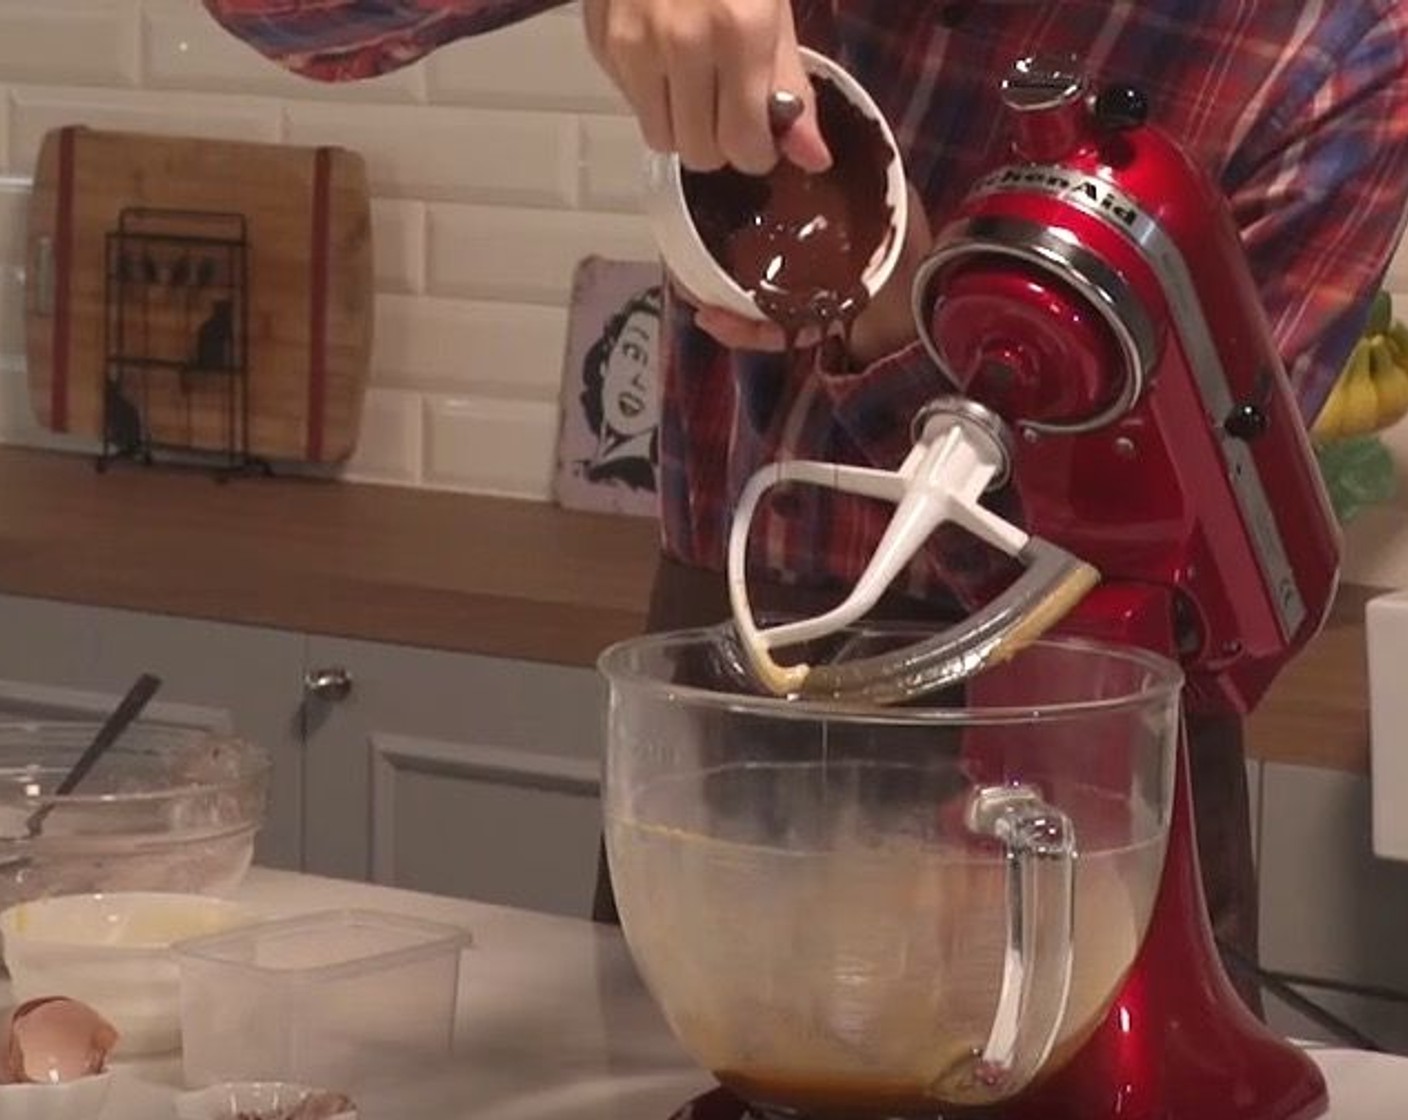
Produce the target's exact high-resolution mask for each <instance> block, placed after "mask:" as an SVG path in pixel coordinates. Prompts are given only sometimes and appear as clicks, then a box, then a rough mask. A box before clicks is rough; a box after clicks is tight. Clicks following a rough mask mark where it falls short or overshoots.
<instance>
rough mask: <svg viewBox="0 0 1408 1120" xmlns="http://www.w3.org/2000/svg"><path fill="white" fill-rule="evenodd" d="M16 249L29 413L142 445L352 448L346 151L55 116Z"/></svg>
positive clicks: (362, 290) (350, 201) (356, 200)
mask: <svg viewBox="0 0 1408 1120" xmlns="http://www.w3.org/2000/svg"><path fill="white" fill-rule="evenodd" d="M26 260H27V276H28V279H27V289H28V291H27V300H26V309H25V327H26V356H27V359H28V368H29V386H30V396H31V400H32V403H33V407H34V411H35V415H36V417H37V418H38V420H39V422H40V423H41V424H42V425H44V426H45V427H46V428H49V429H50V430H52V431H55V432H68V433H73V434H76V435H83V436H90V437H94V438H95V439H101V438H102V436H103V432H104V426H105V424H106V425H107V427H108V430H109V433H110V434H111V433H112V432H113V428H114V424H115V423H116V422H117V421H122V420H125V421H126V422H127V423H128V424H129V425H130V424H131V423H132V422H136V423H140V425H141V427H142V431H143V433H144V435H145V436H146V438H147V439H148V440H149V441H150V442H151V443H152V444H154V445H156V446H158V447H178V448H179V447H189V448H193V449H197V450H203V451H228V450H231V449H232V447H237V448H240V449H241V450H243V451H245V452H246V453H247V454H248V455H250V456H253V457H257V458H262V459H269V460H295V461H302V462H312V463H335V462H338V461H340V460H342V459H345V458H346V457H347V456H348V455H350V454H351V452H352V450H353V448H354V447H355V445H356V441H357V432H358V429H359V425H360V422H361V412H362V400H363V397H364V395H365V390H366V383H367V374H368V365H369V362H370V357H371V344H372V302H373V292H372V241H371V219H370V205H369V199H368V189H367V175H366V168H365V165H364V163H363V160H362V158H361V156H360V155H358V154H357V153H355V152H352V151H348V150H346V149H342V148H334V147H319V148H310V147H293V146H288V145H276V144H257V143H241V142H228V141H215V140H207V139H199V138H186V137H168V136H156V135H147V134H141V133H123V132H108V131H101V130H96V129H90V128H85V127H81V126H74V127H65V128H61V129H56V130H54V131H52V132H50V133H49V134H48V135H47V136H46V137H45V139H44V142H43V146H42V148H41V150H40V154H39V160H38V164H37V166H36V168H35V174H34V188H33V193H32V195H31V199H30V205H29V214H28V232H27V257H26ZM113 388H115V391H116V394H117V396H118V398H120V399H117V400H115V399H114V395H113V391H112V390H113ZM105 406H106V407H105ZM126 430H127V431H129V432H130V431H131V428H130V426H129V428H128V429H126Z"/></svg>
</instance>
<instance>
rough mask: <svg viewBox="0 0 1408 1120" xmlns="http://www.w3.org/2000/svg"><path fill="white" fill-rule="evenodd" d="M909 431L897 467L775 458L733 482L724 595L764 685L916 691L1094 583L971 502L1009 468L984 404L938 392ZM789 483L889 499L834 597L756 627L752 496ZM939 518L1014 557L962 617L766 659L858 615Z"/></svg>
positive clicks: (1048, 618)
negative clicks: (851, 580)
mask: <svg viewBox="0 0 1408 1120" xmlns="http://www.w3.org/2000/svg"><path fill="white" fill-rule="evenodd" d="M914 430H915V433H916V440H915V445H914V447H913V448H912V449H911V450H910V452H909V454H908V455H907V456H906V458H905V460H904V462H903V463H902V464H901V465H900V467H899V469H898V470H897V471H886V470H880V469H877V468H873V467H852V466H842V465H840V464H837V463H823V462H817V461H814V460H807V459H796V460H783V461H780V462H777V463H773V464H770V465H769V466H767V467H764V468H762V469H761V470H759V471H758V472H757V473H756V474H754V475H753V477H752V478H751V479H749V480H748V483H747V485H746V486H745V487H744V488H743V493H742V494H741V495H740V497H739V502H738V508H737V509H736V510H735V512H734V518H733V526H732V530H731V532H730V535H729V547H728V589H729V599H730V602H731V605H732V608H733V620H734V626H735V628H736V630H737V636H738V639H739V644H740V646H741V647H742V651H743V654H744V659H745V660H746V662H747V665H748V668H749V669H750V670H751V671H752V674H753V676H754V677H755V678H756V680H757V682H758V683H759V684H760V685H761V686H762V687H763V688H765V689H766V690H767V691H769V692H771V693H774V694H775V695H778V696H800V695H807V696H826V697H831V698H835V699H856V700H865V701H869V702H874V703H892V702H895V701H897V700H903V699H907V698H911V697H914V696H918V695H922V694H923V693H925V692H929V691H932V690H933V689H936V688H941V687H943V686H945V685H948V684H952V683H954V682H955V681H958V680H961V679H963V678H965V677H968V676H971V675H972V674H973V673H975V672H977V671H978V670H979V669H981V668H982V667H983V666H984V665H988V664H991V663H993V662H995V661H998V660H1002V659H1003V658H1005V657H1009V656H1011V655H1012V654H1014V653H1016V652H1017V650H1018V649H1020V648H1021V647H1022V646H1024V645H1026V644H1028V643H1029V642H1031V641H1032V640H1033V639H1035V638H1036V637H1038V636H1039V635H1040V634H1041V633H1043V632H1044V631H1045V630H1046V629H1048V628H1049V627H1050V626H1051V625H1053V624H1054V623H1055V622H1056V621H1058V620H1059V619H1060V618H1061V616H1062V615H1064V614H1065V613H1066V612H1067V611H1068V610H1069V609H1070V608H1071V607H1072V606H1074V605H1075V603H1076V602H1078V601H1079V599H1080V598H1081V597H1082V596H1083V595H1084V594H1085V593H1086V591H1088V590H1089V589H1090V588H1091V587H1093V586H1094V585H1095V583H1096V582H1097V581H1098V579H1099V575H1098V573H1097V572H1096V571H1095V569H1094V568H1092V567H1090V566H1089V565H1088V564H1085V563H1084V562H1082V561H1081V560H1079V559H1077V558H1076V557H1074V556H1072V555H1071V554H1070V553H1068V552H1066V551H1065V550H1064V549H1061V548H1058V547H1056V546H1055V545H1053V544H1051V543H1050V542H1047V541H1044V540H1041V539H1040V538H1037V537H1033V536H1031V535H1030V534H1028V533H1026V532H1024V531H1023V530H1021V529H1019V528H1018V527H1017V526H1015V525H1013V524H1011V523H1010V522H1008V521H1005V520H1003V519H1002V518H1001V517H999V516H998V515H997V514H995V513H993V512H992V511H991V510H988V509H985V508H984V507H983V506H982V505H980V504H979V499H980V498H981V497H982V495H983V493H984V491H986V490H987V489H989V488H990V487H995V486H998V485H1001V483H1002V482H1003V481H1004V479H1005V476H1006V473H1007V469H1008V462H1009V453H1008V450H1007V447H1006V444H1005V443H1004V440H1003V436H1004V434H1005V429H1004V427H1003V424H1002V421H1001V420H1000V419H998V418H997V417H996V416H995V415H994V414H992V413H991V412H989V411H988V410H987V409H985V408H983V407H982V406H981V405H979V404H976V403H975V402H973V401H970V400H967V399H965V398H961V397H945V398H940V399H939V400H936V401H934V402H932V403H931V404H930V405H928V406H927V407H926V408H925V409H923V410H922V411H921V412H920V414H919V415H918V416H917V417H916V418H915V422H914ZM788 482H792V483H808V484H812V485H816V486H828V487H831V488H832V489H835V490H841V491H845V492H847V493H851V494H860V495H864V496H866V497H871V498H878V499H880V500H882V501H887V502H891V503H893V504H894V505H895V507H896V509H895V513H894V516H893V517H892V518H891V519H890V523H889V525H888V526H887V527H886V529H885V532H884V534H883V536H882V537H881V539H880V543H879V545H878V546H877V547H876V550H875V554H874V556H872V557H871V560H870V563H869V564H868V565H867V567H866V569H865V571H864V572H863V573H861V577H860V579H859V581H858V582H857V583H856V586H855V588H854V590H852V592H851V593H850V595H848V596H847V597H846V598H845V600H844V601H843V602H841V604H840V605H839V606H837V607H835V608H833V609H832V610H829V611H827V612H826V613H824V614H820V615H817V616H815V617H813V618H805V619H800V620H797V621H792V622H786V623H783V624H780V625H777V626H772V627H769V628H766V629H763V628H760V627H759V626H758V624H757V621H756V620H755V618H754V615H753V611H752V607H751V605H750V603H749V599H748V584H747V571H746V567H747V564H746V561H747V551H748V541H749V534H750V531H751V528H752V522H753V517H754V514H755V513H756V511H757V507H758V504H759V502H760V501H761V499H762V497H763V495H764V494H765V493H766V492H767V491H768V490H769V489H771V488H772V487H774V486H778V485H780V484H782V483H788ZM945 521H952V522H954V523H956V524H958V525H961V526H963V527H964V528H965V529H967V530H968V531H969V532H971V533H973V534H974V535H975V536H977V537H978V538H979V539H981V540H983V541H985V542H986V543H987V544H989V545H991V546H992V547H994V548H996V549H999V550H1000V551H1002V552H1004V553H1006V554H1008V555H1009V556H1013V557H1015V558H1016V559H1017V560H1018V561H1019V562H1021V563H1022V564H1023V565H1024V569H1025V570H1024V572H1023V574H1022V575H1021V576H1020V577H1018V579H1017V580H1016V581H1015V582H1014V583H1013V584H1012V586H1011V587H1009V588H1008V589H1007V590H1006V591H1004V592H1003V593H1002V594H1001V595H999V596H998V597H997V598H996V599H994V600H993V601H992V602H991V603H989V604H987V605H986V606H984V607H983V608H981V609H980V610H979V611H977V612H976V613H974V614H973V615H970V616H969V617H968V618H966V619H964V620H963V621H962V622H960V623H957V624H955V625H954V626H951V627H949V628H948V629H945V630H943V631H941V632H939V633H937V634H935V635H934V636H933V637H932V638H929V639H926V640H924V641H921V642H918V643H915V644H913V645H910V646H907V647H905V648H903V649H900V650H896V651H892V652H889V653H884V654H880V655H877V656H873V657H865V658H857V659H855V660H850V661H838V662H831V663H827V664H818V665H813V664H808V663H806V662H798V663H794V664H790V665H783V664H780V663H779V662H778V661H777V660H776V659H775V658H774V656H773V651H774V650H780V649H785V648H787V647H790V646H795V645H799V644H801V643H804V642H809V641H812V640H814V639H817V638H821V637H825V636H827V635H829V634H834V633H837V632H839V631H841V630H843V629H844V628H846V627H847V626H850V625H852V624H853V623H855V622H857V621H858V620H860V619H861V618H862V617H863V616H865V615H866V614H867V613H868V612H869V611H871V610H872V609H873V608H874V607H875V605H876V603H878V602H879V600H880V597H881V596H882V595H883V594H884V593H885V590H886V589H887V588H888V587H889V586H890V584H892V583H893V582H894V580H895V579H896V577H897V576H899V575H900V574H901V573H902V572H903V571H904V570H905V568H906V567H907V566H908V564H909V562H910V560H911V559H912V558H913V557H914V555H915V553H916V552H918V550H919V549H920V548H922V547H923V546H924V543H925V542H926V541H927V540H928V539H929V537H930V536H931V535H932V534H933V532H934V530H935V529H937V528H938V526H939V525H940V524H941V523H943V522H945Z"/></svg>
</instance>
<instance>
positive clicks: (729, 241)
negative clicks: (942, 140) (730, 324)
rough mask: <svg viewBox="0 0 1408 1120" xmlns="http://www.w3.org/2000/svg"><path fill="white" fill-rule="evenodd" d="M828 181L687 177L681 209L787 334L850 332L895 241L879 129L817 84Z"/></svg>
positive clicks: (715, 174)
mask: <svg viewBox="0 0 1408 1120" xmlns="http://www.w3.org/2000/svg"><path fill="white" fill-rule="evenodd" d="M813 85H814V86H815V88H816V100H817V119H818V121H819V123H820V126H821V134H822V136H823V137H825V139H826V143H827V146H828V147H829V148H830V149H831V156H832V163H831V167H830V168H828V169H827V170H826V171H822V172H818V173H815V174H813V173H809V172H806V171H803V170H802V169H801V168H799V167H798V166H797V165H796V164H794V163H792V162H791V161H790V160H786V159H782V160H779V161H778V163H777V165H776V166H775V167H774V168H773V170H772V171H770V172H769V173H768V174H766V175H761V176H759V175H745V174H744V173H743V172H741V171H738V170H736V169H734V168H731V167H726V168H723V169H722V170H719V171H707V172H697V171H686V172H684V174H683V176H682V181H683V187H684V195H685V201H686V203H687V204H688V206H689V210H690V213H691V215H692V216H693V218H694V224H695V227H696V228H697V229H698V231H699V235H700V237H701V238H702V240H703V241H704V244H705V246H706V247H707V248H708V250H709V252H710V253H711V254H712V255H713V257H714V259H715V260H716V261H718V262H719V264H720V265H722V266H723V268H724V270H725V271H726V272H727V273H728V274H729V275H730V276H732V277H733V279H734V280H735V281H736V282H737V283H738V285H739V287H741V288H742V289H743V290H744V291H746V292H747V293H748V294H749V295H751V296H752V297H753V300H754V302H755V303H756V304H757V305H758V309H759V310H760V311H762V313H763V314H764V315H766V316H767V317H768V318H769V319H771V320H773V321H774V322H776V323H777V324H778V325H779V326H781V327H782V329H783V331H784V332H785V333H786V334H787V337H788V341H789V344H790V343H791V342H792V341H794V340H795V339H796V337H797V334H798V332H800V331H801V330H803V329H804V328H806V327H813V326H814V327H819V328H821V330H822V331H823V332H825V331H826V330H827V329H828V328H829V327H830V326H831V325H832V324H841V325H842V327H843V328H844V327H845V326H846V325H847V324H849V323H850V322H851V321H852V320H853V319H854V318H855V317H856V316H857V315H859V314H860V312H861V310H862V309H863V308H864V307H865V305H866V302H867V301H868V298H869V297H868V293H867V292H866V289H865V283H864V276H865V270H866V266H867V265H868V264H869V263H870V261H871V259H872V258H873V257H874V256H875V252H876V250H877V249H878V248H879V247H880V245H881V244H882V242H883V241H884V239H885V238H886V237H887V236H888V234H889V231H890V219H891V210H892V208H891V206H890V205H889V204H888V203H887V202H886V200H885V186H886V174H887V169H888V167H889V165H890V162H891V160H892V159H893V157H894V152H893V149H892V148H891V147H890V145H889V143H888V142H887V141H886V139H885V135H884V133H883V132H882V131H881V129H880V126H879V125H878V124H877V123H876V122H875V121H872V120H869V119H868V118H866V117H865V116H864V115H863V114H862V113H861V111H860V110H859V109H858V108H856V106H854V105H852V104H851V102H850V101H848V100H847V99H846V96H845V94H843V93H842V92H841V91H840V90H839V89H837V88H836V86H835V85H833V84H832V83H831V82H829V81H827V80H825V79H824V78H814V79H813Z"/></svg>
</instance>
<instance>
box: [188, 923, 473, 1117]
mask: <svg viewBox="0 0 1408 1120" xmlns="http://www.w3.org/2000/svg"><path fill="white" fill-rule="evenodd" d="M470 944H471V939H470V936H469V934H468V933H467V932H466V931H465V930H462V929H458V928H456V927H454V926H447V925H441V924H439V923H436V922H426V921H421V920H418V919H414V918H408V917H404V916H401V915H398V914H385V913H380V912H376V911H370V910H332V911H324V912H320V913H316V914H309V915H306V916H302V917H297V918H287V919H282V920H278V921H273V922H262V923H259V924H257V925H252V926H245V927H243V928H241V929H238V930H235V931H232V932H230V933H224V934H216V935H214V936H211V937H202V938H197V939H194V940H191V941H185V942H182V943H181V944H179V945H178V946H177V947H176V955H177V960H178V962H179V967H180V976H181V1038H182V1048H183V1055H182V1062H183V1071H184V1075H185V1079H186V1084H187V1085H189V1086H192V1087H197V1086H204V1085H210V1084H213V1083H215V1082H218V1081H238V1080H281V1081H299V1082H303V1083H305V1084H316V1085H326V1086H329V1087H331V1088H337V1089H346V1088H350V1087H354V1086H361V1085H367V1084H371V1083H375V1082H381V1081H388V1080H400V1079H409V1078H413V1077H415V1076H416V1075H417V1073H418V1072H420V1071H424V1070H425V1069H426V1068H427V1067H430V1066H433V1065H435V1064H437V1063H439V1062H443V1061H444V1060H445V1059H446V1058H447V1057H448V1056H449V1054H450V1052H451V1050H452V1048H453V1043H454V1020H455V999H456V993H457V989H458V986H459V968H460V952H461V950H463V949H465V948H467V947H468V946H469V945H470Z"/></svg>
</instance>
